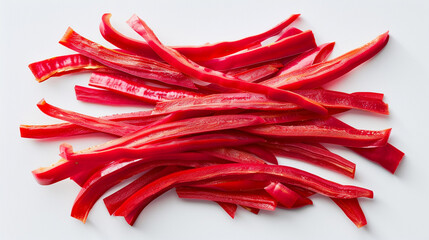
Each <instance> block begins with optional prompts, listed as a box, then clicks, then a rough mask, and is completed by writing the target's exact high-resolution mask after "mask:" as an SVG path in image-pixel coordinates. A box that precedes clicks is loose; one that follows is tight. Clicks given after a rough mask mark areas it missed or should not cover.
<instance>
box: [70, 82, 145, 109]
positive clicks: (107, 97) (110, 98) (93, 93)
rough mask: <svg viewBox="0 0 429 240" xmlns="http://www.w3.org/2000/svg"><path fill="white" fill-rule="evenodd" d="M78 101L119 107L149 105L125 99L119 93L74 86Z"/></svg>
mask: <svg viewBox="0 0 429 240" xmlns="http://www.w3.org/2000/svg"><path fill="white" fill-rule="evenodd" d="M74 91H75V94H76V99H77V100H79V101H83V102H89V103H97V104H104V105H117V106H123V105H125V106H147V105H149V104H147V103H145V102H142V101H139V100H137V99H133V98H129V97H125V96H123V95H119V94H117V93H114V92H111V91H106V90H101V89H95V88H88V87H83V86H79V85H76V86H74Z"/></svg>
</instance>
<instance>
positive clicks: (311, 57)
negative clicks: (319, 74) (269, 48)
mask: <svg viewBox="0 0 429 240" xmlns="http://www.w3.org/2000/svg"><path fill="white" fill-rule="evenodd" d="M334 45H335V42H331V43H325V44H322V45H319V46H317V47H316V48H314V49H312V50H309V51H307V52H305V53H302V54H300V55H298V56H297V57H295V58H294V59H292V60H291V61H290V62H288V63H286V64H285V65H284V66H283V68H282V69H280V70H279V71H278V72H277V76H279V75H284V74H288V73H290V72H293V71H295V70H298V69H301V68H303V67H307V66H311V65H314V64H317V63H321V62H324V61H325V60H326V59H327V58H328V57H329V55H330V54H331V52H332V50H333V49H334Z"/></svg>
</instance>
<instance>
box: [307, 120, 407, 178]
mask: <svg viewBox="0 0 429 240" xmlns="http://www.w3.org/2000/svg"><path fill="white" fill-rule="evenodd" d="M310 124H316V125H321V126H333V127H339V128H344V129H355V128H353V127H352V126H350V125H348V124H346V123H344V122H342V121H340V120H339V119H337V118H334V117H330V118H328V119H324V120H318V121H317V120H315V121H311V122H310ZM349 149H351V150H353V151H354V152H356V153H357V154H359V155H361V156H363V157H365V158H366V159H368V160H370V161H373V162H375V163H377V164H379V165H380V166H382V167H383V168H385V169H386V170H388V171H389V172H391V173H392V174H393V173H395V171H396V169H397V168H398V166H399V163H400V162H401V160H402V158H403V157H404V153H403V152H402V151H401V150H399V149H397V148H396V147H394V146H393V145H392V144H390V143H387V144H386V145H384V146H380V147H376V148H354V147H349Z"/></svg>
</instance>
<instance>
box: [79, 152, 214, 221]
mask: <svg viewBox="0 0 429 240" xmlns="http://www.w3.org/2000/svg"><path fill="white" fill-rule="evenodd" d="M215 162H216V161H214V160H213V159H211V158H207V157H205V156H204V155H203V154H197V153H175V154H172V155H164V156H162V155H161V156H160V155H158V156H155V157H152V158H146V159H136V160H124V161H118V162H112V163H111V164H109V165H107V166H105V167H104V168H102V169H101V170H99V171H98V172H96V173H95V174H93V175H92V176H91V178H90V179H88V181H87V182H86V183H85V185H84V186H83V187H82V189H81V190H80V192H79V194H78V196H77V197H76V200H75V202H74V204H73V208H72V211H71V216H72V217H74V218H76V219H79V220H81V221H82V222H85V221H86V218H87V217H88V213H89V211H90V210H91V208H92V206H93V205H94V204H95V202H96V201H97V200H98V199H99V198H100V197H101V196H102V195H103V194H104V193H105V192H106V191H107V190H109V189H110V188H112V187H113V186H115V185H117V184H119V183H120V182H122V181H123V180H125V179H128V178H130V177H132V176H134V175H136V174H138V173H140V172H144V171H146V170H149V169H152V168H154V167H159V166H186V167H200V166H202V165H204V164H210V163H215Z"/></svg>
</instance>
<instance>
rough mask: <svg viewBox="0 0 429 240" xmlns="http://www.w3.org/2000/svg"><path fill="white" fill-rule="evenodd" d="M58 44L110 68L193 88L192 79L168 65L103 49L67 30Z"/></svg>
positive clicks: (71, 30) (69, 29)
mask: <svg viewBox="0 0 429 240" xmlns="http://www.w3.org/2000/svg"><path fill="white" fill-rule="evenodd" d="M60 44H62V45H64V46H65V47H68V48H70V49H72V50H74V51H77V52H79V53H80V54H82V55H84V56H86V57H88V58H91V59H93V60H95V61H97V62H99V63H101V64H103V65H105V66H108V67H110V68H113V69H116V70H119V71H122V72H125V73H128V74H131V75H134V76H137V77H141V78H147V79H152V80H156V81H160V82H164V83H167V84H171V85H175V86H180V87H185V88H195V85H194V83H193V81H192V79H191V78H190V77H188V76H186V75H184V74H183V73H181V72H179V71H177V70H176V69H175V68H173V67H171V66H170V65H168V64H165V63H161V62H158V61H155V60H152V59H149V58H144V57H141V56H137V55H132V54H127V53H123V52H119V51H115V50H111V49H108V48H105V47H103V46H101V45H99V44H97V43H95V42H92V41H90V40H88V39H86V38H84V37H82V36H80V35H79V34H78V33H76V32H75V31H74V30H73V29H71V28H68V29H67V31H66V33H65V34H64V36H63V38H62V39H61V40H60Z"/></svg>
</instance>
